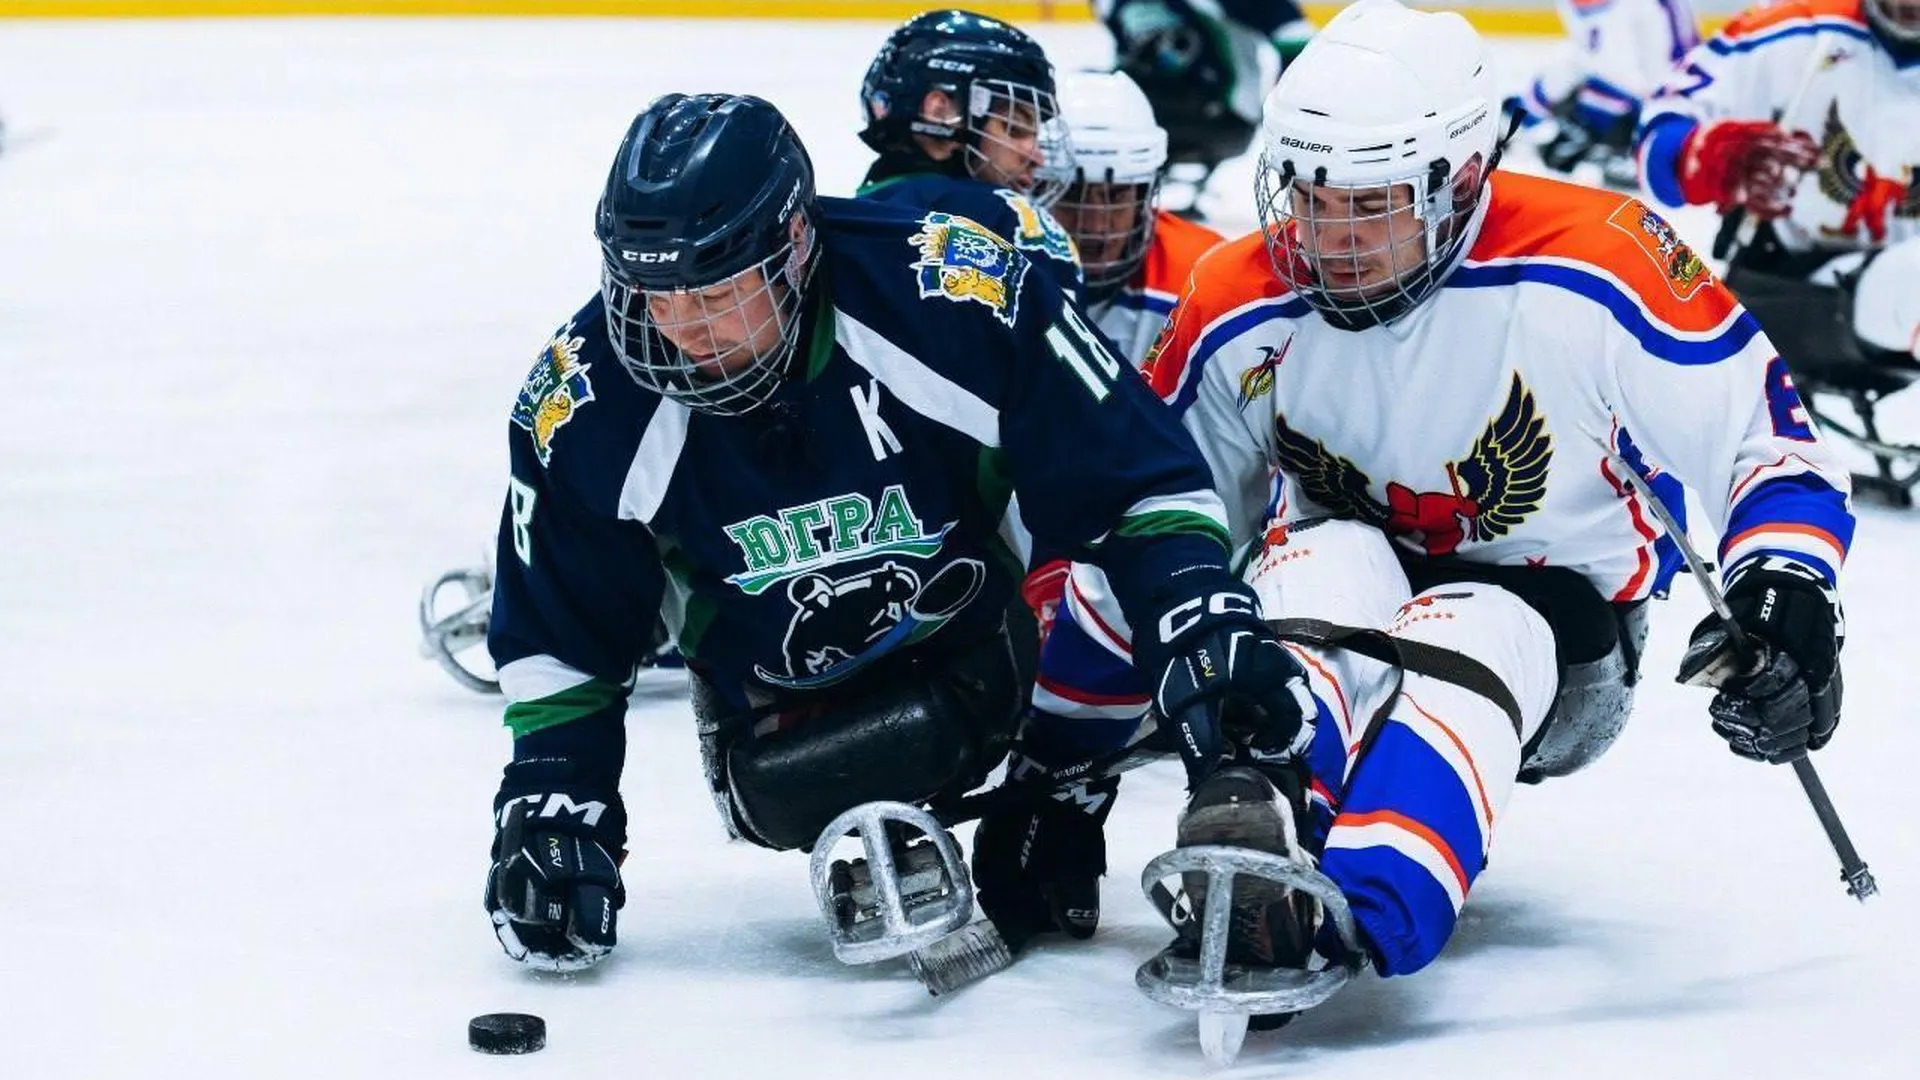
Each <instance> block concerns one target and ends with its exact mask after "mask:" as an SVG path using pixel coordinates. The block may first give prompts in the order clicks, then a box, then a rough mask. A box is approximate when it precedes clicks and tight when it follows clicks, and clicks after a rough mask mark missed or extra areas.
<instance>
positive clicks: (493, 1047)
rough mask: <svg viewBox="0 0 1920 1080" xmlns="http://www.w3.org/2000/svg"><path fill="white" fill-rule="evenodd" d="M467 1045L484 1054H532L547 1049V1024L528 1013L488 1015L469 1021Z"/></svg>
mask: <svg viewBox="0 0 1920 1080" xmlns="http://www.w3.org/2000/svg"><path fill="white" fill-rule="evenodd" d="M467 1045H468V1046H471V1047H473V1048H474V1049H475V1050H478V1051H480V1052H481V1053H483V1054H531V1053H533V1052H534V1051H535V1050H538V1049H540V1048H541V1047H543V1046H545V1045H547V1022H546V1021H545V1020H542V1019H540V1018H539V1017H537V1016H533V1015H530V1014H528V1013H487V1014H486V1015H485V1016H476V1017H474V1018H473V1019H471V1020H469V1021H467Z"/></svg>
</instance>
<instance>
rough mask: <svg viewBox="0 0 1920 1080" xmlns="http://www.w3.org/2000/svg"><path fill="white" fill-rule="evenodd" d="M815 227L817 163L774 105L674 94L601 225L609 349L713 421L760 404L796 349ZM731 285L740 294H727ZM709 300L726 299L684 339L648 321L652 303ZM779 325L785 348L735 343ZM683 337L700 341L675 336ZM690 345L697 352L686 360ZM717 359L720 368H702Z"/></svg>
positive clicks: (625, 172) (655, 111) (625, 149)
mask: <svg viewBox="0 0 1920 1080" xmlns="http://www.w3.org/2000/svg"><path fill="white" fill-rule="evenodd" d="M817 220H818V211H817V207H816V201H815V192H814V177H813V162H812V160H811V159H810V158H809V157H808V155H807V150H806V147H805V146H803V145H802V144H801V142H800V138H799V136H798V135H796V134H795V133H794V130H793V127H792V125H790V124H788V123H787V119H786V117H784V116H782V115H781V114H780V110H778V109H776V108H775V107H774V106H773V105H772V104H770V103H768V102H766V101H764V100H762V99H760V98H757V97H751V96H746V95H733V94H696V95H686V94H668V95H666V96H664V97H661V98H659V99H658V100H656V101H654V102H653V103H652V104H651V105H649V106H647V108H646V110H645V111H644V112H642V113H641V114H640V115H639V116H638V117H636V118H635V119H634V121H633V124H632V126H631V127H629V128H628V130H627V135H626V138H625V140H623V141H622V142H621V144H620V151H619V153H618V154H617V155H616V156H615V157H614V161H613V168H612V169H611V170H610V171H609V172H608V174H607V186H606V190H605V192H604V193H603V194H602V195H601V198H600V206H599V212H598V213H597V215H596V217H595V221H594V234H595V236H596V237H597V238H598V239H599V241H600V250H601V260H602V271H601V293H602V297H603V299H604V300H605V303H606V317H607V330H608V335H609V339H610V341H611V343H612V345H613V347H614V350H615V351H616V352H617V353H618V354H619V355H620V359H621V361H622V362H623V363H624V364H625V365H626V367H627V370H628V372H629V373H630V374H632V376H633V377H634V379H635V381H637V382H638V383H639V384H640V385H641V386H643V387H646V388H647V389H650V390H653V391H656V392H658V393H660V394H663V395H665V396H667V397H669V398H673V399H675V400H678V401H680V402H681V403H683V404H685V405H687V406H689V407H691V408H694V409H698V410H701V411H706V412H715V413H723V414H737V413H742V412H747V411H750V410H752V409H754V408H756V407H758V406H759V405H761V404H763V403H764V402H765V401H766V399H767V398H768V397H770V396H771V395H772V393H773V392H774V391H775V390H776V389H778V387H779V384H780V381H781V379H782V378H783V376H784V375H785V373H786V367H787V363H788V360H789V359H790V356H791V353H792V351H793V345H794V342H795V341H796V340H797V338H798V333H799V324H800V312H801V310H802V308H803V305H802V300H803V299H804V293H805V291H806V284H807V280H808V278H809V277H810V275H811V272H812V269H813V267H814V265H815V264H816V263H817V262H818V252H817V250H816V249H817V247H818V244H817V241H816V236H815V222H816V221H817ZM755 274H757V275H758V276H757V277H754V276H753V275H755ZM729 281H731V282H733V283H734V288H732V289H731V290H726V289H717V287H718V286H722V285H724V284H726V283H728V282H729ZM761 290H764V292H765V301H762V300H761V299H760V297H761ZM708 292H713V293H715V294H716V295H715V297H714V298H712V299H711V302H708V301H706V300H703V301H702V305H701V306H699V307H698V311H699V313H700V314H699V315H698V316H697V317H693V318H687V317H685V316H684V315H682V316H681V319H682V321H681V323H679V324H675V326H671V327H663V325H661V324H660V323H659V322H658V320H657V319H656V318H655V317H654V316H653V315H652V314H650V313H649V306H648V301H647V297H648V296H649V295H653V296H655V299H656V301H658V300H661V299H668V300H671V299H672V298H671V297H664V298H663V297H662V296H661V295H660V294H676V293H678V294H686V293H701V294H705V293H708ZM686 307H687V305H686V304H685V303H684V302H679V303H676V304H674V305H673V306H672V307H671V310H675V311H682V310H684V309H685V308H686ZM770 320H778V322H779V335H778V340H776V341H772V342H771V343H767V342H766V341H764V340H763V339H765V338H766V337H767V336H768V335H767V333H764V332H754V333H750V335H749V336H750V337H751V338H752V340H750V341H744V342H742V341H733V340H731V337H733V336H738V334H737V333H735V331H736V330H740V329H744V330H745V331H749V332H753V331H759V330H764V328H765V326H766V324H767V323H768V322H769V321H770ZM695 324H698V325H697V326H695ZM680 327H694V330H693V331H692V332H689V333H674V332H673V331H674V330H675V329H677V328H680ZM730 327H731V328H732V329H729V328H730ZM663 331H665V332H663ZM670 338H671V339H673V340H670ZM675 340H679V341H680V342H681V344H680V345H676V344H675ZM689 340H694V341H698V342H700V344H699V345H696V346H689V349H693V350H696V351H693V352H690V351H689V349H683V348H682V345H685V344H686V343H687V341H689ZM709 348H710V349H711V350H712V352H713V353H715V354H716V355H710V356H704V357H703V356H700V355H698V351H697V350H702V349H709ZM743 348H745V349H748V350H749V351H750V352H751V353H752V355H751V356H747V355H744V354H742V353H741V349H743ZM702 361H704V364H703V363H702ZM720 361H725V363H724V364H722V363H720ZM722 368H724V369H725V370H721V369H722Z"/></svg>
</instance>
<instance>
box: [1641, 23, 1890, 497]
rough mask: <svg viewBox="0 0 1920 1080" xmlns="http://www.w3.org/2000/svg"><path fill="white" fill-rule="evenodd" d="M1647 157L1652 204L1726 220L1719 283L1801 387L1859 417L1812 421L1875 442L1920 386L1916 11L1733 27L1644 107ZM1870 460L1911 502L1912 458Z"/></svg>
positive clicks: (1874, 483) (1882, 479) (1879, 480)
mask: <svg viewBox="0 0 1920 1080" xmlns="http://www.w3.org/2000/svg"><path fill="white" fill-rule="evenodd" d="M1639 154H1640V158H1641V162H1642V171H1643V173H1644V177H1645V181H1646V185H1647V189H1648V190H1649V191H1651V192H1652V193H1653V195H1654V196H1655V197H1656V198H1658V199H1660V200H1661V201H1662V202H1665V203H1667V204H1669V205H1672V206H1680V205H1685V204H1696V205H1711V206H1715V207H1717V208H1718V209H1719V210H1720V211H1721V213H1722V214H1723V215H1724V218H1723V220H1724V227H1723V229H1722V232H1721V242H1720V244H1717V245H1716V251H1715V254H1716V255H1719V254H1727V255H1728V259H1729V268H1728V271H1727V284H1728V285H1729V286H1730V287H1731V288H1732V289H1733V291H1734V292H1735V293H1737V294H1739V295H1740V297H1741V299H1742V300H1743V301H1744V302H1745V303H1746V304H1747V306H1748V307H1749V308H1751V309H1752V310H1753V312H1754V314H1755V316H1756V317H1758V318H1759V320H1760V321H1761V323H1762V324H1763V325H1765V326H1766V328H1767V332H1768V334H1769V335H1771V336H1772V337H1773V339H1774V341H1775V343H1776V344H1777V345H1779V347H1780V351H1781V354H1782V355H1784V356H1785V357H1786V359H1787V363H1788V365H1789V366H1790V367H1791V368H1792V370H1793V372H1794V376H1795V377H1796V378H1797V379H1799V380H1800V382H1801V384H1802V387H1803V388H1804V389H1809V390H1811V391H1823V390H1833V391H1837V392H1838V393H1839V394H1841V395H1842V396H1844V397H1845V398H1847V399H1848V400H1850V401H1851V402H1852V403H1853V405H1854V408H1855V411H1856V415H1857V416H1858V418H1859V419H1858V422H1857V423H1854V422H1849V423H1846V424H1840V423H1835V422H1834V420H1835V419H1836V418H1833V417H1832V416H1831V414H1829V413H1827V412H1825V411H1824V410H1823V411H1822V419H1825V420H1828V422H1829V426H1830V427H1831V428H1832V429H1833V430H1835V431H1838V432H1840V433H1842V434H1853V435H1855V436H1864V437H1865V440H1866V441H1870V442H1876V443H1877V442H1880V441H1881V435H1880V432H1879V430H1878V424H1877V421H1876V419H1875V411H1874V405H1875V403H1876V402H1877V401H1878V399H1879V398H1881V397H1882V396H1884V395H1885V394H1888V393H1891V392H1894V391H1896V390H1898V389H1900V388H1902V387H1904V386H1906V385H1908V384H1909V383H1910V382H1911V381H1912V380H1913V379H1914V378H1915V377H1916V376H1920V365H1917V364H1916V363H1915V362H1914V357H1915V356H1916V354H1917V353H1920V290H1916V289H1915V288H1914V285H1913V283H1914V281H1915V280H1916V276H1917V275H1920V239H1916V237H1920V191H1916V189H1915V188H1914V187H1913V181H1914V175H1913V174H1914V169H1915V167H1916V166H1917V165H1920V3H1913V2H1911V0H1788V2H1785V3H1777V4H1771V5H1767V6H1764V7H1756V8H1753V9H1751V10H1749V11H1747V12H1745V13H1743V14H1742V15H1740V16H1739V17H1738V18H1736V19H1734V20H1733V21H1732V22H1730V23H1728V24H1727V26H1726V28H1725V29H1723V30H1722V31H1721V32H1720V33H1718V34H1716V35H1715V36H1714V37H1713V38H1712V39H1711V40H1709V41H1707V42H1706V43H1705V44H1703V45H1701V46H1700V47H1699V48H1697V49H1695V50H1693V52H1691V53H1690V54H1689V55H1688V56H1687V58H1686V61H1685V63H1684V65H1683V66H1682V67H1681V69H1680V70H1679V71H1677V72H1676V73H1675V74H1674V76H1673V78H1672V81H1670V82H1669V83H1668V84H1667V86H1666V87H1665V88H1663V89H1662V90H1661V91H1660V93H1659V95H1658V96H1656V97H1655V98H1654V99H1653V100H1652V101H1651V102H1650V103H1649V106H1648V109H1647V115H1646V119H1645V123H1644V124H1643V126H1642V128H1641V131H1640V136H1639ZM1736 240H1737V241H1738V250H1737V251H1731V253H1730V254H1729V252H1728V250H1727V249H1728V248H1731V247H1732V246H1733V245H1734V242H1735V241H1736ZM1908 441H1911V440H1908ZM1874 449H1877V450H1879V451H1880V452H1878V453H1876V455H1875V456H1876V457H1877V458H1878V468H1877V475H1874V476H1870V477H1865V478H1862V479H1863V480H1864V482H1865V483H1866V485H1868V486H1869V487H1870V488H1871V489H1872V490H1875V491H1876V492H1878V493H1880V494H1884V495H1887V496H1889V497H1891V498H1893V499H1894V500H1895V501H1896V502H1900V503H1904V504H1910V503H1911V501H1912V500H1911V487H1912V485H1913V483H1914V479H1915V474H1916V472H1920V448H1917V447H1913V446H1910V445H1909V446H1905V447H1904V450H1903V452H1898V453H1890V452H1887V448H1883V447H1876V448H1874ZM1896 466H1900V467H1901V469H1899V470H1898V471H1897V470H1896Z"/></svg>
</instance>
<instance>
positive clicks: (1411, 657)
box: [1268, 619, 1522, 757]
mask: <svg viewBox="0 0 1920 1080" xmlns="http://www.w3.org/2000/svg"><path fill="white" fill-rule="evenodd" d="M1268 625H1269V626H1271V627H1273V632H1274V633H1276V634H1278V635H1279V636H1280V637H1281V639H1282V640H1285V641H1293V642H1298V643H1299V644H1302V645H1315V646H1319V647H1321V648H1331V649H1346V650H1347V651H1348V652H1353V653H1358V654H1359V655H1361V656H1364V657H1367V658H1369V659H1372V660H1378V661H1380V662H1381V663H1383V664H1386V665H1388V666H1389V667H1392V668H1393V669H1394V671H1395V672H1396V674H1395V682H1396V685H1395V686H1394V689H1393V692H1392V693H1389V694H1386V695H1384V696H1383V697H1382V698H1381V701H1380V705H1379V707H1378V708H1376V709H1375V710H1374V711H1373V715H1372V716H1371V717H1369V718H1368V720H1367V729H1366V731H1365V732H1364V733H1363V734H1362V735H1361V736H1360V746H1359V749H1358V750H1357V751H1356V752H1355V756H1356V757H1364V756H1365V754H1366V752H1367V750H1368V748H1369V747H1371V746H1372V745H1373V741H1374V740H1375V739H1377V738H1379V736H1380V729H1381V727H1382V726H1383V725H1384V724H1385V723H1386V721H1387V713H1388V711H1389V710H1391V709H1392V707H1393V701H1394V699H1395V698H1396V697H1398V696H1399V694H1400V688H1399V686H1398V685H1397V683H1398V680H1399V679H1400V678H1401V677H1403V676H1404V674H1405V673H1406V672H1409V671H1411V672H1413V673H1414V674H1416V675H1425V676H1427V677H1428V678H1433V679H1439V680H1440V681H1441V682H1446V683H1452V684H1453V685H1455V686H1458V687H1460V688H1461V689H1463V690H1466V691H1468V692H1469V693H1473V694H1477V695H1479V696H1480V697H1483V698H1486V699H1487V700H1488V701H1491V702H1493V704H1494V707H1495V708H1497V709H1499V710H1500V711H1501V712H1502V713H1505V714H1506V717H1507V722H1508V723H1509V724H1512V725H1513V734H1514V737H1515V738H1518V737H1520V735H1521V732H1522V724H1521V719H1520V703H1519V702H1517V701H1515V700H1514V698H1513V691H1512V690H1510V689H1508V688H1507V684H1505V683H1503V682H1501V681H1500V677H1499V676H1497V675H1495V674H1494V673H1493V671H1492V670H1491V669H1489V668H1488V667H1487V665H1485V664H1482V663H1481V662H1480V661H1478V660H1475V659H1474V658H1473V657H1471V656H1468V655H1466V654H1465V653H1461V652H1456V651H1454V650H1453V649H1444V648H1441V647H1440V646H1438V645H1430V644H1428V643H1426V642H1424V641H1409V640H1407V639H1405V638H1397V637H1394V636H1393V635H1391V634H1388V633H1387V632H1385V631H1383V630H1369V629H1362V628H1360V627H1357V626H1342V625H1340V624H1339V623H1333V622H1328V621H1326V620H1325V619H1272V620H1269V621H1268Z"/></svg>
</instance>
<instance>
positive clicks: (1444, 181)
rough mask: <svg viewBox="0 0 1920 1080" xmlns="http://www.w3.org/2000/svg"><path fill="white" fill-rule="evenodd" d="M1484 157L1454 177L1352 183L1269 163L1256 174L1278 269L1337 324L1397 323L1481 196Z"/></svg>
mask: <svg viewBox="0 0 1920 1080" xmlns="http://www.w3.org/2000/svg"><path fill="white" fill-rule="evenodd" d="M1480 187H1481V184H1480V167H1479V161H1478V160H1477V159H1476V160H1474V161H1472V162H1469V163H1468V164H1467V165H1466V166H1464V167H1463V168H1461V169H1460V171H1459V172H1457V173H1455V174H1454V175H1453V176H1452V177H1451V178H1448V177H1434V178H1431V179H1429V178H1424V177H1413V178H1409V179H1407V180H1404V181H1400V182H1395V183H1386V184H1372V185H1366V186H1355V187H1346V186H1341V185H1338V184H1326V183H1313V182H1311V181H1310V180H1308V179H1307V178H1305V177H1301V176H1298V175H1295V174H1294V172H1293V170H1292V168H1291V165H1290V163H1289V164H1285V165H1282V166H1281V167H1279V168H1275V167H1273V166H1272V165H1270V164H1268V163H1267V162H1266V161H1264V160H1263V161H1262V163H1261V165H1260V167H1259V170H1258V173H1257V174H1256V179H1255V190H1256V197H1257V199H1258V202H1259V210H1260V222H1261V227H1262V229H1263V230H1264V233H1265V236H1266V243H1267V251H1268V254H1269V255H1270V256H1271V258H1272V261H1273V267H1274V272H1275V273H1276V274H1278V275H1279V276H1280V278H1281V280H1283V281H1285V282H1286V283H1287V284H1288V285H1289V286H1290V287H1292V288H1293V289H1294V291H1295V292H1297V293H1298V294H1299V295H1300V296H1301V298H1302V299H1304V300H1306V301H1307V302H1308V303H1309V304H1311V305H1313V307H1314V308H1315V309H1317V310H1318V311H1320V313H1321V314H1322V315H1325V316H1327V317H1328V318H1329V319H1330V320H1331V321H1333V322H1334V323H1335V324H1336V325H1342V326H1347V327H1351V328H1364V327H1367V326H1374V325H1383V324H1386V323H1390V322H1392V321H1393V320H1395V319H1397V318H1399V317H1400V316H1402V315H1404V314H1406V313H1407V312H1408V311H1411V310H1412V309H1413V308H1414V307H1415V306H1417V305H1418V304H1419V303H1420V302H1421V301H1422V300H1424V299H1425V298H1426V297H1427V296H1428V295H1430V294H1431V293H1432V292H1433V290H1434V288H1435V287H1437V286H1438V284H1439V282H1440V279H1441V278H1442V277H1443V276H1444V274H1445V271H1446V268H1447V266H1448V264H1450V263H1451V262H1452V260H1453V259H1454V257H1455V256H1456V255H1457V254H1458V253H1459V249H1460V244H1461V242H1462V240H1463V239H1464V238H1465V235H1466V232H1467V228H1466V226H1467V223H1468V221H1469V219H1470V218H1471V215H1472V212H1473V209H1474V207H1475V205H1476V204H1477V202H1478V194H1479V191H1480Z"/></svg>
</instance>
